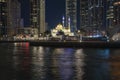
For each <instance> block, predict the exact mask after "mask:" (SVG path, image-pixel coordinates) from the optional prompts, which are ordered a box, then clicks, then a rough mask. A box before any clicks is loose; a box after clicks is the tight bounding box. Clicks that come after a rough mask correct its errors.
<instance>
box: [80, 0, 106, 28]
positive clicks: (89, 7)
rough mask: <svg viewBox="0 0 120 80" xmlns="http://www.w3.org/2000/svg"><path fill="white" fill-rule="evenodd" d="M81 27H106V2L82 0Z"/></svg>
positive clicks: (103, 0)
mask: <svg viewBox="0 0 120 80" xmlns="http://www.w3.org/2000/svg"><path fill="white" fill-rule="evenodd" d="M80 23H81V27H90V28H97V29H102V28H105V27H106V0H80Z"/></svg>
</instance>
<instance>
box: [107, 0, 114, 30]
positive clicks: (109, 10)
mask: <svg viewBox="0 0 120 80" xmlns="http://www.w3.org/2000/svg"><path fill="white" fill-rule="evenodd" d="M113 3H114V0H107V6H106V9H107V12H106V15H107V16H106V26H107V28H113V26H114V5H113Z"/></svg>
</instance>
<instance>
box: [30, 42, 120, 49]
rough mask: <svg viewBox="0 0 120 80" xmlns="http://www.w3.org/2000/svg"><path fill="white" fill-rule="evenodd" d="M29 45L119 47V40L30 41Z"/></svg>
mask: <svg viewBox="0 0 120 80" xmlns="http://www.w3.org/2000/svg"><path fill="white" fill-rule="evenodd" d="M29 43H30V46H46V47H79V48H120V42H104V41H97V42H92V41H85V42H78V41H66V42H64V41H58V42H57V41H30V42H29Z"/></svg>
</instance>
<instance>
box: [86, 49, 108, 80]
mask: <svg viewBox="0 0 120 80" xmlns="http://www.w3.org/2000/svg"><path fill="white" fill-rule="evenodd" d="M84 53H85V54H86V55H87V56H86V61H85V63H86V66H85V75H84V76H85V79H87V80H89V79H90V80H110V77H109V76H110V74H109V71H110V67H109V63H108V61H107V60H108V59H109V50H108V49H94V50H92V49H85V50H84Z"/></svg>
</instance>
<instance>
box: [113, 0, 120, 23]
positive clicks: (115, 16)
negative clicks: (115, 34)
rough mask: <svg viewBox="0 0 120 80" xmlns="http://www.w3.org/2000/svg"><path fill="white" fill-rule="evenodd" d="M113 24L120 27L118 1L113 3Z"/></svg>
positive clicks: (119, 0)
mask: <svg viewBox="0 0 120 80" xmlns="http://www.w3.org/2000/svg"><path fill="white" fill-rule="evenodd" d="M114 24H115V25H120V0H116V1H115V2H114Z"/></svg>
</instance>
